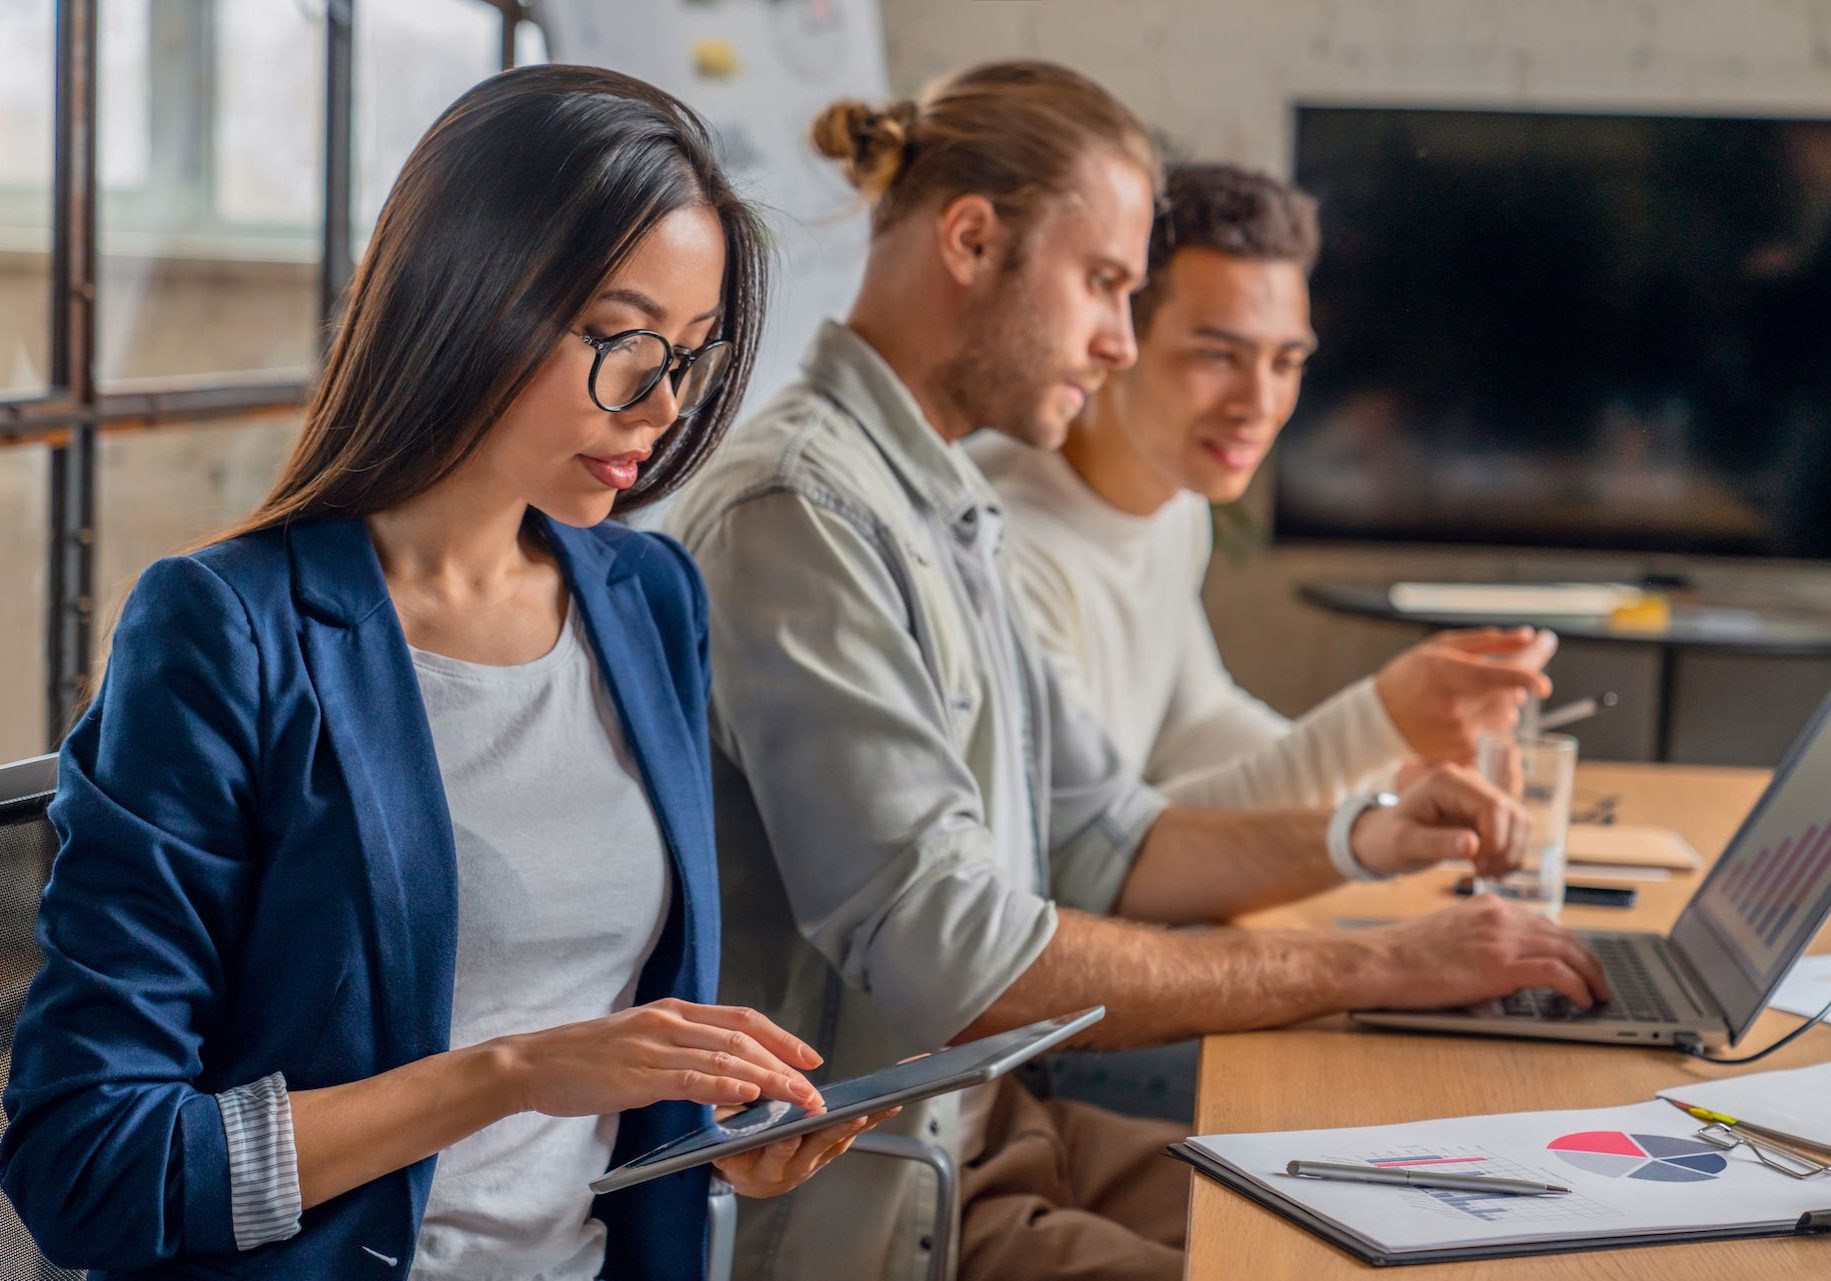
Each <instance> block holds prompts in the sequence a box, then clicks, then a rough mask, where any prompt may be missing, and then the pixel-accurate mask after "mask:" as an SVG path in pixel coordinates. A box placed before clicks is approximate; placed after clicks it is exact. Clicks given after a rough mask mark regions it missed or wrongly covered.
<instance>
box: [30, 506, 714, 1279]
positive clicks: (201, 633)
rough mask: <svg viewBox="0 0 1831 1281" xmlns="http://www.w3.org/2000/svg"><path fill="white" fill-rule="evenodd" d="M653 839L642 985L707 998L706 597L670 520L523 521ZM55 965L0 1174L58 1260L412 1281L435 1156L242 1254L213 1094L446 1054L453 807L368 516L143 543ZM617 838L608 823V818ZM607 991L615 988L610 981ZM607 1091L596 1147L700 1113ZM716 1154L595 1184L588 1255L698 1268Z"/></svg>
mask: <svg viewBox="0 0 1831 1281" xmlns="http://www.w3.org/2000/svg"><path fill="white" fill-rule="evenodd" d="M544 528H545V531H546V533H547V536H548V541H549V543H550V544H551V545H552V547H553V548H554V550H555V552H556V554H557V555H558V558H559V560H560V563H561V566H562V568H563V570H564V572H565V576H566V580H567V582H568V583H569V584H570V585H571V589H572V593H573V599H574V600H576V601H577V602H578V603H579V604H580V605H581V606H582V607H583V609H584V619H585V622H586V623H587V624H588V630H589V632H590V635H591V640H592V642H593V645H594V647H595V650H596V654H597V658H598V662H599V664H600V665H601V667H602V669H603V672H604V675H605V679H606V682H607V684H608V685H609V687H610V689H611V691H612V693H613V695H614V697H615V700H616V703H617V707H618V709H619V710H620V711H621V713H622V719H623V729H624V732H625V735H626V737H627V738H628V741H629V743H630V746H631V749H632V751H633V753H634V755H635V758H636V760H637V761H638V763H639V764H640V767H641V771H642V776H643V779H644V781H645V782H646V783H647V786H648V792H649V796H650V798H651V799H652V801H653V803H654V806H655V811H656V814H657V816H658V818H659V820H660V827H661V831H662V834H663V835H664V837H665V838H666V841H667V845H668V849H669V851H670V853H671V854H672V856H673V864H674V875H675V889H676V892H675V894H674V895H673V898H672V904H673V905H672V907H671V909H670V915H669V918H668V921H667V924H666V927H665V929H664V931H663V933H662V936H661V941H660V943H659V945H658V946H657V948H656V950H655V953H654V956H653V957H652V959H651V960H650V961H649V963H648V965H647V967H646V968H645V969H644V970H643V972H642V976H641V979H640V981H639V984H638V988H637V992H636V1000H637V1001H638V1002H647V1001H653V1000H657V999H659V998H661V997H665V996H675V997H679V998H682V999H684V1000H689V1001H702V1002H703V1001H710V1000H712V999H713V996H714V991H715V984H716V976H717V974H718V950H717V949H718V937H719V921H718V892H717V883H716V875H717V873H716V862H715V855H714V850H713V840H712V806H711V781H710V766H709V754H708V749H707V740H706V693H707V687H708V669H707V665H706V603H705V591H704V588H703V586H702V585H701V582H700V579H699V574H698V571H697V570H696V569H695V568H694V566H693V563H692V561H691V560H690V559H689V558H688V556H687V554H686V553H685V552H684V551H683V550H681V548H680V547H679V545H678V544H675V543H673V542H670V541H668V540H666V539H664V538H662V537H660V536H658V535H654V534H646V533H638V532H635V531H632V530H629V529H626V528H623V527H621V526H618V525H614V524H605V525H600V526H598V527H597V528H594V529H590V530H577V529H571V528H567V527H566V526H563V525H559V524H556V523H553V522H544ZM51 817H52V819H53V820H54V821H55V823H56V825H57V829H58V832H59V834H60V836H61V837H62V841H63V845H62V848H61V850H60V852H59V854H58V857H57V860H56V863H55V865H54V867H53V870H52V874H51V880H50V884H49V886H48V888H47V889H46V891H45V897H44V903H43V906H42V908H41V910H40V914H39V923H38V940H39V943H40V945H41V946H42V948H43V950H44V953H45V968H44V970H43V972H42V973H41V974H40V976H39V977H38V979H37V981H36V982H35V983H34V984H33V986H32V988H31V991H30V994H29V995H28V997H27V999H26V1004H25V1009H24V1012H23V1013H22V1015H21V1016H20V1019H19V1025H18V1031H17V1035H16V1038H15V1041H14V1046H13V1062H12V1076H11V1080H10V1082H9V1083H8V1086H7V1090H6V1095H5V1106H6V1111H7V1115H8V1116H9V1118H10V1120H11V1124H10V1126H9V1128H8V1129H7V1131H6V1134H5V1138H4V1141H3V1142H0V1185H3V1186H4V1187H5V1190H6V1193H7V1195H8V1196H10V1197H11V1198H12V1200H13V1204H14V1205H15V1206H16V1207H17V1208H18V1211H19V1215H20V1217H21V1218H22V1219H23V1220H24V1221H25V1223H26V1225H27V1226H28V1227H29V1228H30V1229H31V1231H32V1234H33V1236H34V1237H36V1238H37V1240H38V1242H39V1245H40V1248H41V1249H43V1250H44V1252H45V1253H46V1254H47V1255H49V1256H50V1257H51V1258H52V1259H53V1260H55V1261H56V1262H59V1263H62V1264H65V1265H68V1266H74V1267H89V1268H97V1269H101V1270H103V1271H104V1272H105V1274H106V1275H107V1276H110V1277H134V1278H160V1279H162V1281H164V1279H169V1278H180V1277H182V1278H202V1277H239V1276H259V1277H263V1278H269V1277H271V1278H308V1277H309V1278H321V1277H338V1278H354V1279H356V1281H360V1279H361V1278H364V1277H373V1278H378V1279H379V1278H383V1277H390V1276H392V1277H403V1276H405V1275H406V1273H407V1269H408V1267H409V1265H410V1264H411V1261H412V1258H413V1248H414V1242H415V1239H416V1238H417V1236H418V1233H419V1223H420V1216H421V1214H422V1212H423V1211H424V1209H425V1205H426V1193H427V1189H428V1188H429V1187H430V1186H431V1182H432V1171H433V1164H434V1159H433V1158H428V1159H427V1160H424V1161H421V1162H419V1163H418V1164H416V1165H414V1166H411V1167H409V1168H408V1169H405V1170H400V1171H397V1172H395V1173H393V1174H390V1175H388V1176H386V1177H384V1178H380V1179H377V1180H375V1181H374V1182H372V1183H369V1184H367V1185H365V1186H363V1187H360V1188H357V1189H355V1190H353V1191H351V1192H348V1193H346V1194H344V1195H343V1196H340V1197H337V1198H335V1199H334V1200H331V1201H329V1202H326V1203H325V1204H323V1205H320V1206H317V1207H315V1208H313V1209H311V1210H307V1211H306V1212H305V1215H304V1217H303V1221H302V1225H301V1230H300V1231H299V1233H298V1234H297V1235H296V1236H294V1237H292V1238H291V1239H289V1240H286V1241H281V1242H275V1243H273V1244H271V1245H267V1246H263V1247H261V1248H259V1249H257V1250H253V1251H250V1252H248V1253H246V1254H238V1253H237V1252H236V1249H235V1240H234V1235H233V1232H232V1230H231V1226H230V1214H229V1168H228V1154H227V1148H226V1141H225V1139H224V1135H223V1126H222V1120H221V1116H220V1113H219V1110H218V1108H217V1105H216V1101H215V1099H214V1098H213V1097H212V1096H213V1095H214V1094H216V1093H217V1092H219V1091H222V1090H226V1089H229V1088H231V1087H233V1086H237V1085H242V1084H245V1083H247V1082H250V1081H254V1080H257V1079H258V1078H260V1077H262V1076H265V1075H267V1074H268V1073H270V1072H274V1071H279V1072H283V1073H285V1075H286V1080H287V1083H288V1085H289V1086H290V1087H291V1088H293V1089H312V1088H316V1087H320V1086H327V1085H335V1084H339V1083H342V1082H347V1081H353V1080H358V1079H361V1078H363V1077H368V1076H373V1075H375V1074H376V1073H379V1072H384V1071H386V1070H388V1069H389V1068H393V1067H398V1066H400V1065H401V1064H404V1063H409V1062H412V1061H413V1060H415V1059H419V1058H423V1057H425V1056H426V1055H429V1054H436V1053H439V1052H441V1051H443V1050H446V1049H448V1048H450V1046H449V1040H448V1038H449V1036H450V1026H451V998H452V975H453V969H454V965H455V953H456V941H457V915H458V894H457V880H456V868H455V857H456V856H455V853H454V850H453V844H452V833H451V820H450V813H449V810H448V808H447V805H446V802H445V795H444V791H443V788H442V787H441V784H440V781H439V770H438V762H437V760H436V759H435V758H434V755H433V747H432V735H431V731H430V729H429V728H428V726H427V722H426V713H425V709H424V706H423V705H422V703H421V701H420V693H419V685H418V682H417V681H416V680H415V678H414V674H413V668H412V665H411V658H410V656H409V653H408V650H407V644H406V639H405V637H404V636H403V634H402V632H401V627H400V621H399V619H398V617H397V616H396V614H395V612H394V609H393V606H392V604H391V602H390V600H389V596H388V591H387V585H386V583H385V581H384V580H383V578H382V573H381V565H380V562H379V561H378V559H377V557H376V555H375V551H374V548H373V546H372V544H371V543H370V541H369V537H368V533H367V531H366V530H365V528H364V526H363V525H362V524H361V522H358V521H331V522H314V523H308V524H301V525H297V526H294V527H292V528H290V529H288V530H285V531H278V530H275V531H266V532H262V533H256V534H250V535H247V536H244V537H241V538H237V539H234V540H232V541H230V542H226V543H221V544H218V545H216V546H213V547H209V548H207V549H205V550H203V551H200V552H197V553H195V554H192V555H188V556H178V557H172V558H169V559H166V560H162V561H159V562H158V563H156V564H154V565H153V566H152V567H151V568H150V569H148V570H147V571H146V573H145V574H144V575H143V576H142V577H141V579H140V582H139V584H138V585H137V586H136V587H135V589H134V592H133V595H132V597H131V598H130V599H129V601H128V603H127V606H126V609H125V611H124V612H123V614H122V616H121V621H120V624H119V626H118V627H117V629H116V631H115V635H114V645H113V651H112V656H111V658H110V662H109V666H108V672H107V676H106V678H105V679H104V681H103V684H102V689H101V692H100V694H99V696H98V697H97V699H96V701H95V703H94V704H93V705H92V706H91V707H90V709H89V711H88V713H87V714H86V715H85V716H84V717H83V718H82V720H81V722H80V723H79V724H78V726H77V727H76V729H75V730H74V731H73V732H72V733H71V735H70V737H69V740H68V741H67V742H66V743H65V745H64V749H63V756H62V759H61V761H60V762H59V775H58V788H57V796H56V799H55V800H54V801H53V803H52V807H51ZM613 843H614V834H611V835H610V840H609V841H607V844H613ZM606 995H607V996H608V995H610V994H608V993H607V994H606ZM709 1119H710V1118H709V1113H708V1110H707V1109H705V1108H703V1107H700V1106H698V1105H696V1104H691V1103H684V1102H682V1103H661V1104H656V1105H654V1106H652V1107H648V1108H643V1109H641V1110H639V1111H633V1112H629V1113H626V1114H625V1115H624V1117H623V1118H622V1122H621V1126H620V1128H619V1132H618V1138H617V1159H618V1160H622V1159H625V1158H627V1157H629V1156H632V1155H635V1154H636V1153H639V1152H641V1151H645V1150H647V1149H649V1148H651V1147H654V1146H657V1145H659V1144H661V1143H663V1142H665V1141H667V1140H669V1139H672V1138H675V1137H677V1136H679V1135H681V1134H683V1133H686V1132H687V1131H689V1130H691V1129H694V1128H697V1127H698V1126H700V1125H703V1124H705V1123H706V1122H707V1121H708V1120H709ZM707 1183H708V1171H707V1170H706V1169H705V1168H703V1167H702V1168H701V1169H699V1170H697V1171H689V1172H686V1173H684V1174H680V1175H676V1176H673V1177H671V1178H668V1179H661V1180H656V1181H654V1182H651V1183H648V1184H644V1185H642V1186H639V1187H636V1188H631V1189H628V1190H626V1191H623V1192H618V1193H613V1194H611V1195H608V1196H606V1197H603V1198H601V1199H600V1200H599V1202H598V1203H597V1206H596V1209H597V1212H598V1213H599V1215H600V1216H601V1217H602V1218H603V1219H604V1221H605V1222H606V1224H607V1225H608V1227H609V1242H610V1246H609V1255H608V1263H607V1275H608V1276H610V1277H613V1278H619V1279H620V1278H626V1277H627V1278H632V1279H639V1281H651V1279H653V1281H660V1279H661V1278H667V1279H668V1281H676V1279H678V1278H688V1279H689V1281H690V1279H692V1278H698V1277H702V1276H703V1275H704V1270H705V1235H706V1194H707Z"/></svg>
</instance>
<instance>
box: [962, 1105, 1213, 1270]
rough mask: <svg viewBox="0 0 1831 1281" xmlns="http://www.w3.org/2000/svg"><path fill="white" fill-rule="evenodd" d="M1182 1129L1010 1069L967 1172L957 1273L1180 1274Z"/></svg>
mask: <svg viewBox="0 0 1831 1281" xmlns="http://www.w3.org/2000/svg"><path fill="white" fill-rule="evenodd" d="M1187 1137H1188V1130H1187V1129H1186V1128H1185V1127H1182V1126H1178V1125H1176V1124H1174V1123H1172V1122H1169V1121H1156V1120H1141V1119H1139V1118H1137V1117H1128V1116H1121V1115H1119V1114H1118V1113H1116V1112H1108V1111H1106V1110H1105V1109H1104V1108H1097V1107H1093V1106H1091V1105H1089V1104H1086V1103H1075V1102H1068V1101H1060V1100H1051V1101H1049V1102H1047V1103H1044V1102H1040V1101H1039V1100H1038V1099H1037V1098H1036V1096H1034V1095H1033V1094H1031V1093H1030V1092H1029V1091H1028V1090H1027V1089H1025V1088H1024V1087H1023V1086H1022V1085H1020V1084H1018V1082H1017V1081H1016V1080H1014V1079H1013V1078H1011V1077H1008V1076H1007V1077H1004V1078H1003V1079H1002V1080H1001V1081H1000V1082H999V1086H998V1094H997V1096H996V1099H995V1101H994V1103H993V1106H992V1112H991V1118H990V1121H989V1123H988V1125H987V1130H986V1146H985V1152H984V1154H983V1155H982V1156H980V1157H979V1158H978V1159H977V1160H975V1161H970V1162H968V1163H967V1164H966V1166H965V1168H964V1169H962V1170H961V1172H960V1201H961V1205H960V1273H959V1275H960V1281H1095V1279H1096V1278H1097V1279H1098V1281H1180V1279H1181V1277H1182V1274H1183V1238H1184V1235H1185V1233H1186V1231H1187V1226H1188V1214H1189V1167H1188V1166H1186V1165H1183V1164H1182V1163H1181V1162H1179V1161H1175V1160H1172V1159H1171V1158H1170V1157H1168V1156H1166V1155H1164V1147H1165V1145H1166V1144H1169V1143H1173V1142H1176V1141H1177V1140H1179V1139H1185V1138H1187Z"/></svg>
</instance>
